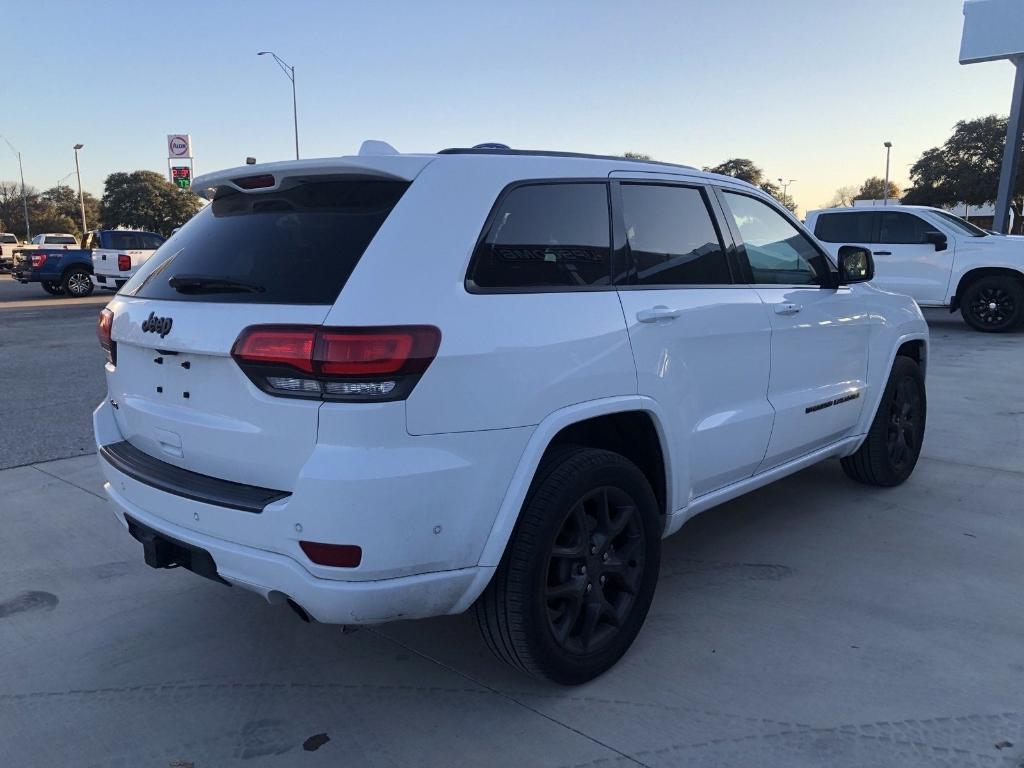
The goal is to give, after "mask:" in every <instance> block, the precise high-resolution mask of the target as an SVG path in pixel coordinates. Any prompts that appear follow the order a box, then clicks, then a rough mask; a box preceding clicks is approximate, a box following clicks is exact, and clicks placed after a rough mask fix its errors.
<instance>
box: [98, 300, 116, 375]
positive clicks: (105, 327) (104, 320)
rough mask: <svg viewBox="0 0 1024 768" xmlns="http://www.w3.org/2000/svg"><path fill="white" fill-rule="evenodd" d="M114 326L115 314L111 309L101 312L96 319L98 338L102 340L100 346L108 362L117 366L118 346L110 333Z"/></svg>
mask: <svg viewBox="0 0 1024 768" xmlns="http://www.w3.org/2000/svg"><path fill="white" fill-rule="evenodd" d="M113 325H114V313H113V312H111V311H110V310H109V309H102V310H100V316H99V317H98V318H97V319H96V336H97V337H98V338H99V340H100V346H101V347H103V350H104V351H105V352H106V353H107V362H108V363H112V364H114V365H116V364H117V345H116V344H115V343H114V341H113V340H112V339H111V338H110V332H111V329H112V328H113Z"/></svg>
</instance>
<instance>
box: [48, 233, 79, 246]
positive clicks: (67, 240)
mask: <svg viewBox="0 0 1024 768" xmlns="http://www.w3.org/2000/svg"><path fill="white" fill-rule="evenodd" d="M51 243H52V244H53V245H74V244H75V238H73V237H70V236H66V235H64V236H62V235H57V236H54V235H47V237H46V244H47V245H49V244H51Z"/></svg>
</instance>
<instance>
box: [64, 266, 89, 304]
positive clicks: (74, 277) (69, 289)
mask: <svg viewBox="0 0 1024 768" xmlns="http://www.w3.org/2000/svg"><path fill="white" fill-rule="evenodd" d="M60 285H61V288H62V289H63V290H64V293H65V294H67V295H68V296H72V297H80V296H88V295H89V294H90V293H92V288H93V285H92V277H91V276H90V275H89V273H88V272H86V271H85V270H84V269H69V270H68V271H67V272H65V273H64V279H63V280H61V284H60Z"/></svg>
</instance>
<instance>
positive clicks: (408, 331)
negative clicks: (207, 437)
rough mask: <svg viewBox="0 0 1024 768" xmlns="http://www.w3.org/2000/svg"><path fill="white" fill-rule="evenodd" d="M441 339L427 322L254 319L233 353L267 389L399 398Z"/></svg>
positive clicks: (372, 398) (292, 394)
mask: <svg viewBox="0 0 1024 768" xmlns="http://www.w3.org/2000/svg"><path fill="white" fill-rule="evenodd" d="M440 343H441V332H440V331H439V330H438V329H437V328H435V327H434V326H429V325H400V326H385V327H365V328H359V327H356V328H323V327H320V326H304V325H291V326H289V325H255V326H250V327H249V328H246V329H245V330H244V331H242V333H241V334H240V335H239V337H238V340H237V341H235V345H234V347H233V348H232V350H231V356H232V357H233V358H234V359H235V361H236V362H237V363H238V365H239V367H241V369H242V370H243V371H245V373H246V375H247V376H248V377H249V378H250V380H252V382H253V383H254V384H256V386H258V387H259V388H260V389H262V390H263V391H264V392H267V393H268V394H272V395H282V396H285V397H314V398H322V399H325V400H355V401H382V400H401V399H404V398H405V397H408V395H409V393H410V392H412V389H413V387H414V386H415V385H416V382H417V381H419V378H420V376H422V375H423V372H424V371H426V370H427V367H428V366H429V365H430V363H431V362H432V361H433V360H434V357H435V356H436V355H437V349H438V347H439V345H440ZM303 374H305V375H303Z"/></svg>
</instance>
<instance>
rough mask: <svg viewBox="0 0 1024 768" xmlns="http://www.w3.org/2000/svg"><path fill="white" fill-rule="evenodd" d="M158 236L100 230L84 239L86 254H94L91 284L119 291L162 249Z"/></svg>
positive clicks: (135, 231) (161, 241) (137, 232)
mask: <svg viewBox="0 0 1024 768" xmlns="http://www.w3.org/2000/svg"><path fill="white" fill-rule="evenodd" d="M163 242H164V238H163V237H161V236H160V235H158V234H157V233H155V232H143V231H139V230H134V229H97V230H93V231H92V232H88V233H86V235H85V244H84V246H83V247H84V248H85V250H91V251H92V281H93V283H94V284H95V285H96V286H97V287H98V288H108V289H110V290H112V291H116V290H117V289H118V288H120V287H121V286H122V285H124V284H125V283H126V282H127V281H128V279H129V278H130V277H131V276H132V275H134V274H135V273H136V271H138V269H139V267H140V266H142V265H143V264H145V263H146V261H148V260H149V257H150V256H152V255H153V252H154V251H155V250H156V249H157V248H159V247H160V246H161V245H163Z"/></svg>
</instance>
